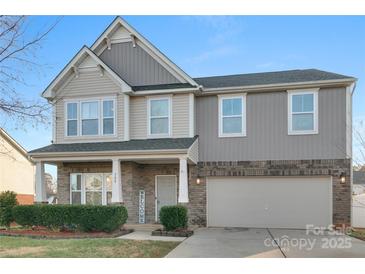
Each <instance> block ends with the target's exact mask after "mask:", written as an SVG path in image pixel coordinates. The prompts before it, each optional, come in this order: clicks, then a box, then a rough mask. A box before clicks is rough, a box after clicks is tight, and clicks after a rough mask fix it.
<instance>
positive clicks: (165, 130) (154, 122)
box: [147, 98, 171, 137]
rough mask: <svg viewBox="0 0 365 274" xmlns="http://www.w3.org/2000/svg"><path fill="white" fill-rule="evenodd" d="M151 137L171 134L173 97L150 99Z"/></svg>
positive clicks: (149, 125)
mask: <svg viewBox="0 0 365 274" xmlns="http://www.w3.org/2000/svg"><path fill="white" fill-rule="evenodd" d="M147 109H148V135H149V137H168V136H170V135H171V98H156V99H152V98H150V99H149V100H148V107H147Z"/></svg>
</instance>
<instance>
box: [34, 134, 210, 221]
mask: <svg viewBox="0 0 365 274" xmlns="http://www.w3.org/2000/svg"><path fill="white" fill-rule="evenodd" d="M29 155H30V156H31V157H32V159H33V160H34V161H35V162H36V191H35V192H36V198H35V201H36V202H38V203H43V202H45V201H46V199H45V181H44V165H45V164H52V165H56V166H57V167H58V170H57V174H58V176H57V177H58V178H57V181H58V193H57V196H58V203H60V204H70V203H72V204H75V203H76V204H95V203H96V204H104V205H107V204H121V203H122V204H124V205H125V206H126V207H127V210H128V215H129V218H128V220H127V222H128V223H156V222H157V221H158V213H159V208H160V207H161V206H163V205H170V204H184V205H185V206H187V208H188V211H189V222H190V223H191V224H199V225H205V217H206V192H205V182H198V183H197V168H196V164H197V161H198V137H197V136H195V137H193V138H176V139H174V138H166V139H147V140H130V141H122V142H98V143H69V144H52V145H50V146H47V147H44V148H40V149H37V150H33V151H30V152H29Z"/></svg>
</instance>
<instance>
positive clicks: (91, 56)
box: [42, 46, 132, 100]
mask: <svg viewBox="0 0 365 274" xmlns="http://www.w3.org/2000/svg"><path fill="white" fill-rule="evenodd" d="M85 72H88V73H90V72H93V73H94V74H95V75H98V76H99V77H103V76H107V77H108V78H110V79H111V80H112V81H113V82H114V83H115V84H116V85H117V86H118V87H120V92H125V93H128V92H131V91H132V88H131V86H130V85H129V84H128V83H127V82H126V81H124V80H123V79H122V78H121V77H120V76H119V75H118V74H116V73H115V72H114V71H113V70H112V69H111V68H110V67H108V66H107V65H106V64H105V63H104V62H103V61H102V60H101V59H100V58H99V57H98V56H97V55H96V54H95V53H93V52H92V51H91V50H90V49H89V48H88V47H86V46H84V47H82V48H81V49H80V51H79V52H78V53H77V54H76V55H75V56H74V57H73V58H72V60H71V61H70V62H69V63H68V64H67V65H66V66H65V68H64V69H63V70H62V71H61V72H60V73H59V74H58V75H57V77H56V78H55V79H54V80H53V81H52V82H51V84H50V85H49V86H48V87H47V88H46V89H45V91H44V92H43V93H42V96H43V97H44V98H47V99H50V100H52V98H54V97H55V96H56V95H57V94H58V93H60V92H62V88H64V87H65V86H67V85H68V83H69V82H70V81H72V80H73V79H77V78H79V77H80V74H82V73H85Z"/></svg>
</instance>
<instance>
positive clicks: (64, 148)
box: [28, 136, 198, 155]
mask: <svg viewBox="0 0 365 274" xmlns="http://www.w3.org/2000/svg"><path fill="white" fill-rule="evenodd" d="M197 138H198V136H195V137H193V138H163V139H162V138H161V139H143V140H130V141H121V142H92V143H70V144H52V145H49V146H45V147H41V148H38V149H34V150H31V151H29V152H28V154H30V155H32V154H42V153H47V154H49V153H52V152H55V153H57V152H101V151H136V150H140V151H143V150H147V151H148V150H177V149H188V148H190V147H191V146H192V144H193V143H194V141H195V140H196V139H197Z"/></svg>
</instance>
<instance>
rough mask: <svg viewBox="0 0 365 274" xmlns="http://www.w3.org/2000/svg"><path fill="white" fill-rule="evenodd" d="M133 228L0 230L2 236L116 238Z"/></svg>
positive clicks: (131, 230)
mask: <svg viewBox="0 0 365 274" xmlns="http://www.w3.org/2000/svg"><path fill="white" fill-rule="evenodd" d="M133 231H134V230H133V229H120V230H116V231H114V232H111V233H107V232H81V231H52V230H49V229H47V228H35V229H28V228H24V229H13V230H0V236H26V237H30V238H44V239H84V238H115V237H119V236H122V235H125V234H128V233H131V232H133Z"/></svg>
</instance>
